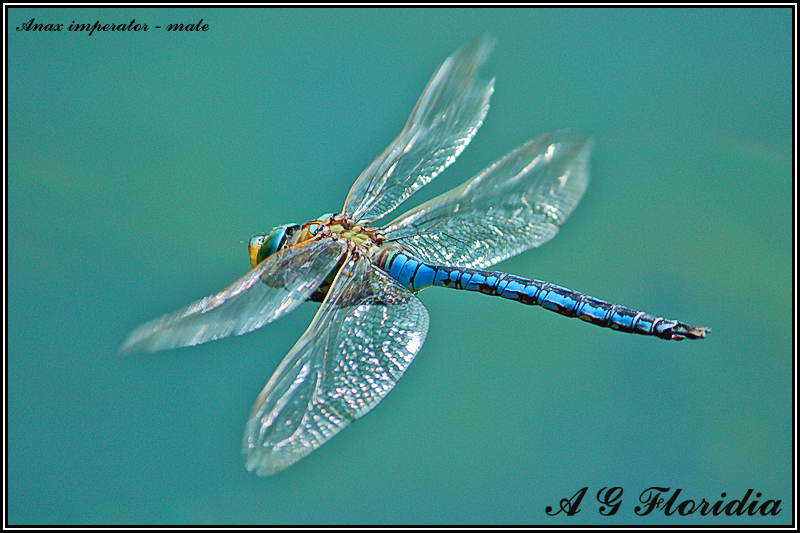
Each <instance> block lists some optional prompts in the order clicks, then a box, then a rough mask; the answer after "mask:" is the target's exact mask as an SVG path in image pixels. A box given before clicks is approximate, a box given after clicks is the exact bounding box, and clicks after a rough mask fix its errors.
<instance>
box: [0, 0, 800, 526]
mask: <svg viewBox="0 0 800 533" xmlns="http://www.w3.org/2000/svg"><path fill="white" fill-rule="evenodd" d="M7 14H8V20H7V23H8V31H9V36H8V62H9V64H8V74H9V77H8V182H7V187H8V218H7V220H8V263H7V264H8V344H7V346H8V355H7V357H8V366H7V380H8V381H7V387H8V388H7V398H8V406H7V410H8V411H7V414H8V419H7V429H8V439H7V441H8V455H7V457H8V465H7V466H8V470H7V475H8V480H7V481H8V493H7V498H8V515H7V519H8V522H9V523H10V524H17V525H21V524H42V523H87V524H90V523H139V524H174V523H197V524H200V523H220V524H223V523H252V524H300V523H312V524H344V523H379V524H399V523H414V524H446V523H458V524H464V523H478V524H519V523H542V524H592V523H598V524H612V523H613V524H617V523H620V524H622V523H637V524H645V525H647V524H651V525H652V524H658V523H671V524H675V525H683V524H690V523H703V524H714V525H718V524H727V525H735V524H736V525H738V524H748V525H777V524H781V523H783V524H785V523H789V522H790V520H791V518H790V517H791V515H792V513H793V509H792V503H791V498H792V492H791V467H792V449H791V435H792V433H791V431H792V423H791V416H792V403H791V402H792V371H793V367H792V336H793V331H794V330H793V322H792V297H791V293H792V246H793V245H792V242H793V241H792V122H791V118H792V89H791V87H792V85H791V81H792V78H791V76H792V75H791V72H792V70H791V57H792V56H791V46H792V12H791V10H789V9H631V10H623V9H587V10H580V9H441V10H430V9H403V10H394V9H360V10H346V9H332V10H327V9H290V10H282V9H262V10H256V9H243V10H213V9H207V10H190V9H180V10H162V9H113V10H112V9H103V10H99V9H85V10H78V9H65V10H60V9H43V10H31V9H20V8H12V9H9V10H8V11H7ZM32 18H33V19H35V22H36V23H61V24H65V30H64V31H61V32H25V31H17V28H18V27H20V26H21V24H22V23H24V22H27V21H29V20H30V19H32ZM131 19H135V20H136V22H137V23H146V24H148V27H149V29H148V31H146V32H144V31H139V32H133V31H132V32H124V33H120V32H95V33H94V34H92V35H91V36H90V35H88V34H87V33H75V32H68V31H66V25H69V24H70V23H71V22H73V21H74V22H76V23H94V22H95V21H100V22H101V23H124V24H127V23H128V22H129V21H131ZM200 19H202V20H203V24H208V26H209V28H208V30H207V31H205V32H193V33H180V34H177V33H167V32H166V31H165V29H164V28H163V26H166V25H167V24H169V23H175V22H182V23H186V24H189V23H196V22H198V21H199V20H200ZM156 25H161V26H162V29H160V30H156V29H155V28H154V26H156ZM482 33H489V34H491V35H493V36H495V37H496V38H497V39H498V43H497V45H496V47H495V49H494V52H493V54H492V56H491V58H490V60H489V62H488V63H487V65H486V66H485V67H484V70H483V72H484V75H485V76H487V77H489V76H497V82H496V91H495V94H494V96H493V98H492V105H491V109H490V111H489V114H488V117H487V119H486V121H485V123H484V126H483V127H482V129H481V130H480V132H479V133H478V135H477V136H476V138H475V139H474V140H473V142H472V144H471V145H470V146H469V147H468V148H467V149H466V150H465V151H464V153H463V154H462V155H461V156H460V158H459V160H458V162H457V163H456V164H454V165H453V166H452V167H450V168H449V169H448V170H447V171H446V172H445V173H444V174H442V175H441V176H440V177H439V178H437V179H436V180H435V181H434V182H433V183H432V184H430V185H429V186H428V187H426V188H425V189H424V190H423V191H421V192H420V193H418V194H417V195H416V196H415V197H413V198H412V199H411V200H410V201H409V202H408V203H407V204H406V205H404V206H403V207H402V208H401V209H406V208H409V207H412V206H414V205H417V204H418V203H419V202H420V201H422V200H425V199H428V198H431V197H433V196H434V195H435V194H438V193H441V192H443V191H445V190H448V189H450V188H451V187H453V186H456V185H458V184H460V183H461V182H463V181H464V180H466V179H467V178H469V177H471V176H472V175H473V174H475V173H476V172H478V171H480V170H481V169H482V168H483V167H485V166H486V165H488V164H489V163H491V162H492V161H494V160H495V159H497V158H498V157H500V156H501V155H503V154H504V153H506V152H508V151H509V150H511V149H513V148H515V147H516V146H518V145H520V144H521V143H523V142H525V141H527V140H528V139H530V138H533V137H535V136H538V135H540V134H542V133H545V132H547V131H551V130H554V129H560V128H564V127H572V128H577V129H581V130H585V131H588V132H590V133H591V134H592V135H593V136H594V138H595V150H594V153H593V156H592V182H591V183H590V186H589V189H588V191H587V193H586V195H585V197H584V199H583V200H582V201H581V203H580V205H579V206H578V208H577V209H576V211H575V213H574V214H573V215H572V217H571V218H570V220H569V221H568V222H567V223H566V224H565V226H564V228H563V229H562V231H561V233H560V234H559V236H558V237H557V238H556V239H554V240H553V241H552V242H551V243H549V244H547V245H546V246H544V247H543V248H541V249H539V250H534V251H530V252H527V253H525V254H522V255H520V256H518V257H516V258H513V259H511V260H509V261H506V262H505V263H501V264H500V265H498V267H497V268H498V269H500V270H504V271H507V272H511V273H514V274H518V275H523V276H529V277H535V278H538V279H545V280H548V281H551V282H554V283H558V284H561V285H565V286H567V287H570V288H573V289H576V290H580V291H584V292H586V293H588V294H591V295H594V296H597V297H600V298H603V299H605V300H607V301H610V302H614V303H620V304H624V305H628V306H631V307H634V308H637V309H642V310H644V311H648V312H651V313H654V314H659V315H661V316H666V317H669V318H677V319H680V320H683V321H685V322H688V323H690V324H696V325H702V326H708V327H710V328H711V329H712V332H711V334H710V335H709V337H708V338H707V339H705V340H703V341H697V342H682V343H668V342H664V341H661V340H657V339H652V338H642V337H638V336H632V335H624V334H620V333H615V332H611V331H609V330H606V329H600V328H596V327H593V326H590V325H588V324H585V323H582V322H580V321H578V320H570V319H567V318H564V317H561V316H559V315H556V314H554V313H548V312H545V311H542V310H541V309H536V308H526V307H523V306H519V305H515V304H513V303H511V302H508V301H505V300H502V299H499V298H496V299H493V298H486V297H482V296H480V295H477V294H474V293H468V294H462V293H460V292H456V291H443V290H434V289H430V290H428V291H425V292H423V293H422V294H421V298H422V300H423V301H424V302H425V304H426V306H427V307H428V309H429V311H430V316H431V328H430V333H429V335H428V340H427V342H426V343H425V346H424V348H423V349H422V351H421V353H420V354H419V356H418V357H417V359H416V362H415V363H414V364H413V365H412V366H411V367H410V369H409V371H408V372H407V373H406V375H405V377H404V379H403V380H402V381H401V382H400V383H399V385H398V386H397V388H396V389H395V390H394V391H393V392H392V394H390V395H389V396H388V397H387V399H386V400H385V401H384V402H383V403H382V404H381V405H380V406H378V407H377V408H376V409H375V410H374V411H373V412H372V413H371V414H369V415H368V416H366V417H365V418H364V419H362V420H361V421H359V422H358V423H356V424H354V425H352V426H351V427H350V428H349V429H347V430H345V431H344V432H343V433H342V434H341V435H340V436H338V437H336V438H335V439H334V440H332V441H331V442H330V443H329V444H327V445H326V446H324V447H323V448H321V449H320V450H319V451H317V452H315V453H314V454H312V455H311V456H310V457H309V458H308V459H306V460H304V461H302V462H300V463H299V464H297V465H296V466H294V467H293V468H290V469H289V470H287V471H285V472H283V473H280V474H278V475H276V476H274V477H271V478H266V479H262V478H258V477H256V476H254V475H252V474H250V473H248V472H247V471H245V469H244V467H243V463H242V459H241V457H240V451H239V447H240V438H241V434H242V431H243V428H244V424H245V421H246V417H247V415H248V413H249V410H250V407H251V405H252V402H253V401H254V399H255V397H256V396H257V394H258V393H259V392H260V390H261V388H262V387H263V385H264V383H265V382H266V380H267V379H268V378H269V376H270V375H271V373H272V372H273V371H274V369H275V367H276V366H277V365H278V363H279V362H280V360H281V359H282V358H283V356H284V355H285V354H286V353H287V352H288V350H289V349H290V347H291V346H292V345H293V344H294V342H295V341H296V340H297V338H298V337H299V336H300V335H301V333H302V332H303V330H304V329H305V328H306V326H307V325H308V323H309V322H310V320H311V317H312V316H313V313H314V312H315V310H316V308H317V305H316V304H310V303H309V304H305V305H304V306H302V307H301V308H300V309H299V310H298V311H295V312H294V313H293V314H291V315H289V316H287V317H285V318H283V319H282V320H281V321H280V322H279V323H278V324H273V325H271V326H268V327H265V328H264V329H263V330H260V331H258V332H256V333H253V334H250V335H246V336H244V337H240V338H234V339H227V340H224V341H220V342H215V343H211V344H208V345H205V346H202V347H197V348H192V349H182V350H175V351H171V352H166V353H159V354H155V355H139V356H131V357H120V356H118V355H117V348H118V347H119V345H120V343H121V342H122V340H123V339H124V337H125V335H126V334H127V333H128V332H129V331H130V330H131V329H132V328H134V327H135V326H136V325H137V324H139V323H141V322H143V321H146V320H149V319H151V318H154V317H156V316H158V315H160V314H162V313H165V312H168V311H172V310H173V309H175V308H177V307H179V306H182V305H185V304H187V303H189V302H190V301H192V300H195V299H197V298H200V297H202V296H205V295H208V294H211V293H214V292H216V291H217V290H219V289H221V288H222V287H224V286H226V285H227V284H228V283H230V282H232V281H233V280H234V279H236V278H237V277H239V276H240V275H241V274H243V273H244V272H245V271H246V270H247V269H248V268H249V263H248V258H247V251H246V245H245V244H244V243H246V242H247V240H248V239H249V238H250V236H251V235H253V234H254V233H257V232H260V231H264V230H268V229H270V228H272V227H273V226H275V225H278V224H282V223H286V222H300V223H302V222H305V221H307V220H310V219H312V218H314V217H316V216H318V215H320V214H322V213H326V212H331V211H335V210H337V209H339V208H340V207H341V205H342V202H343V201H344V198H345V195H346V193H347V191H348V189H349V187H350V185H351V183H352V182H353V181H354V179H355V178H356V177H357V176H358V175H359V173H360V172H361V171H362V170H363V169H364V168H365V167H366V166H367V165H368V164H369V163H370V162H371V161H372V159H373V158H374V157H375V156H377V155H378V154H379V153H380V152H381V151H382V150H383V148H384V147H385V146H386V145H387V144H388V143H389V142H390V141H391V140H392V139H394V137H395V136H396V135H397V133H399V131H400V129H401V128H402V126H403V124H404V123H405V120H406V118H407V116H408V114H409V113H410V111H411V109H412V107H413V105H414V103H415V101H416V99H417V97H418V96H419V94H420V93H421V92H422V89H423V88H424V86H425V84H426V82H427V80H428V78H429V77H430V75H431V74H432V73H433V71H434V69H435V68H436V67H437V66H438V65H439V63H441V61H443V60H444V59H445V58H446V57H447V56H448V55H449V54H450V53H452V52H453V50H455V49H456V48H457V47H458V46H460V45H462V44H463V43H465V42H467V41H468V40H470V39H472V38H473V37H475V36H476V35H479V34H482ZM652 486H659V487H668V488H670V490H671V492H670V495H671V494H673V493H674V492H675V490H676V489H681V490H682V492H681V494H680V496H679V500H678V501H679V502H680V501H683V500H684V499H692V500H695V501H696V502H699V501H700V500H701V499H706V500H707V501H710V502H712V503H713V502H716V501H717V500H719V499H723V500H725V501H726V502H727V501H730V500H732V499H740V498H741V497H743V496H744V494H745V493H746V492H747V490H748V489H754V491H755V492H759V493H761V494H762V496H761V497H759V498H756V496H755V492H754V493H753V495H752V496H751V497H750V499H751V501H752V500H753V499H758V500H761V501H763V500H767V499H774V500H782V503H781V505H780V509H781V512H780V514H778V515H777V516H767V517H764V516H761V515H756V516H742V517H739V516H733V517H727V516H721V517H713V516H706V517H703V516H700V515H699V514H694V515H691V516H685V517H682V516H679V515H678V513H675V514H673V515H671V516H665V515H664V513H663V512H655V513H653V514H651V515H649V516H645V517H640V516H637V515H636V514H635V512H634V507H635V506H637V505H641V503H640V502H639V495H640V493H641V492H642V491H644V490H645V489H647V488H648V487H652ZM584 487H588V490H587V492H586V496H585V498H584V500H583V503H582V504H581V509H582V510H581V512H580V513H579V514H577V515H576V516H572V517H567V516H565V514H564V513H561V514H559V515H558V516H556V517H550V516H548V515H547V514H546V513H545V508H546V507H547V506H554V507H557V506H558V505H559V502H560V500H561V499H563V498H570V497H572V496H573V495H574V494H575V493H576V492H578V491H579V490H580V489H582V488H584ZM603 487H621V488H622V489H623V491H624V493H623V496H622V505H621V506H620V508H619V510H618V512H617V514H616V515H614V516H611V517H605V516H602V515H600V513H599V510H598V508H599V506H600V505H599V504H598V503H597V502H596V500H595V499H594V497H595V494H596V492H597V491H598V490H600V489H602V488H603ZM723 492H724V493H726V495H727V496H726V497H725V498H721V493H723Z"/></svg>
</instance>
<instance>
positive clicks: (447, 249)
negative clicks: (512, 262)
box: [384, 130, 592, 268]
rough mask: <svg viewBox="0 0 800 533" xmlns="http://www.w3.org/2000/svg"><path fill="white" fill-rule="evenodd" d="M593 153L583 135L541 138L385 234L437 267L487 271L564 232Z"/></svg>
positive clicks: (572, 133) (556, 134)
mask: <svg viewBox="0 0 800 533" xmlns="http://www.w3.org/2000/svg"><path fill="white" fill-rule="evenodd" d="M591 148H592V141H591V139H590V138H589V137H588V136H587V135H585V134H583V133H578V132H575V131H571V130H561V131H556V132H553V133H548V134H546V135H542V136H541V137H538V138H536V139H534V140H532V141H529V142H527V143H525V144H523V145H522V146H520V147H519V148H517V149H516V150H513V151H512V152H510V153H508V154H506V155H505V156H503V157H502V158H500V159H499V160H497V161H496V162H494V163H493V164H492V165H491V166H489V167H488V168H486V169H485V170H483V171H482V172H481V173H479V174H478V175H477V176H475V177H473V178H472V179H470V180H469V181H467V182H466V183H464V184H463V185H461V186H460V187H456V188H455V189H453V190H451V191H448V192H446V193H444V194H442V195H440V196H437V197H436V198H434V199H432V200H431V201H429V202H426V203H424V204H422V205H420V206H419V207H417V208H416V209H413V210H411V211H409V212H408V213H405V214H404V215H402V216H400V217H398V218H397V219H396V220H395V221H393V222H391V223H389V224H388V225H387V226H386V227H385V228H384V232H385V234H386V236H387V237H388V238H389V239H391V240H395V241H397V242H399V243H401V244H403V245H405V246H408V247H409V248H411V249H412V250H413V251H414V252H415V253H416V254H417V255H418V256H419V257H420V258H421V259H423V260H425V261H428V262H430V263H432V264H439V265H452V266H460V267H471V268H486V267H488V266H489V265H492V264H494V263H497V262H499V261H502V260H503V259H507V258H508V257H511V256H512V255H516V254H518V253H520V252H522V251H523V250H527V249H528V248H531V247H535V246H540V245H542V244H544V243H546V242H547V241H549V240H550V239H552V238H553V237H554V236H555V234H556V233H558V229H559V228H560V227H561V225H562V224H563V223H564V221H565V220H566V218H567V217H568V216H569V214H570V213H572V210H573V209H574V208H575V206H576V205H577V204H578V201H579V200H580V199H581V196H583V192H584V191H585V190H586V186H587V184H588V183H589V169H588V161H589V154H590V152H591Z"/></svg>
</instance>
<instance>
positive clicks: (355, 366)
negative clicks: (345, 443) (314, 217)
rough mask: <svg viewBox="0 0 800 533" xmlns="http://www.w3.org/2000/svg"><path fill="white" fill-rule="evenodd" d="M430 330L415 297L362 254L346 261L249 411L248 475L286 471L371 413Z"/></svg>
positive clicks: (246, 450) (422, 308)
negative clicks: (353, 422) (309, 323)
mask: <svg viewBox="0 0 800 533" xmlns="http://www.w3.org/2000/svg"><path fill="white" fill-rule="evenodd" d="M427 331H428V312H427V310H426V309H425V307H424V306H423V305H422V302H421V301H420V300H419V299H418V298H417V297H416V296H414V295H413V294H412V293H411V292H410V291H408V289H406V288H405V287H402V286H401V285H400V284H398V283H397V282H396V281H395V280H393V279H392V278H390V277H389V276H388V275H387V274H386V273H384V272H383V271H381V270H380V269H378V268H376V267H374V266H373V265H372V264H371V263H370V262H369V260H368V259H366V258H365V257H363V256H361V255H354V256H353V257H351V258H350V259H349V260H348V261H347V262H346V263H345V265H344V266H343V267H342V268H341V270H340V271H339V273H338V274H337V276H336V279H335V280H334V282H333V284H332V285H331V288H330V291H329V293H328V297H327V298H326V299H325V301H324V302H323V304H322V306H321V307H320V309H319V311H318V312H317V314H316V316H315V317H314V320H313V321H312V323H311V325H310V326H309V327H308V329H307V330H306V332H305V333H304V334H303V336H302V337H300V339H299V340H298V341H297V344H295V345H294V347H293V348H292V349H291V351H290V352H289V353H288V355H287V356H286V357H285V358H284V360H283V361H282V362H281V364H280V365H279V366H278V368H277V370H276V371H275V373H274V374H273V375H272V377H271V378H270V380H269V382H267V385H266V387H265V388H264V390H263V391H262V393H261V395H260V396H259V397H258V400H257V401H256V403H255V405H254V407H253V412H252V413H251V415H250V420H249V421H248V423H247V428H246V430H245V435H244V440H243V450H242V451H243V454H244V456H245V460H246V463H247V468H248V470H251V471H252V470H255V471H256V473H257V474H258V475H261V476H266V475H270V474H274V473H275V472H278V471H280V470H283V469H284V468H286V467H288V466H290V465H292V464H294V463H295V462H297V461H299V460H300V459H302V458H303V457H305V456H306V455H308V454H309V453H311V452H312V451H314V450H315V449H317V448H318V447H320V446H321V445H322V444H324V443H325V442H327V441H328V439H330V438H331V437H333V436H334V435H336V434H337V433H338V432H339V431H341V430H342V429H343V428H345V427H346V426H347V425H348V424H350V422H352V421H353V420H356V419H357V418H359V417H361V416H363V415H364V414H366V413H367V412H369V411H370V410H371V409H372V408H373V407H375V406H376V405H377V404H378V403H379V402H380V401H381V400H382V399H383V398H384V396H386V395H387V394H388V393H389V391H390V390H392V388H393V387H394V385H395V383H396V382H397V380H398V379H400V377H401V376H402V375H403V373H404V372H405V370H406V368H407V367H408V365H409V364H411V361H412V360H413V359H414V356H415V355H416V354H417V352H418V351H419V350H420V348H421V347H422V343H423V342H424V341H425V335H426V333H427Z"/></svg>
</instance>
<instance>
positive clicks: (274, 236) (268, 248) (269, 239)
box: [247, 224, 300, 267]
mask: <svg viewBox="0 0 800 533" xmlns="http://www.w3.org/2000/svg"><path fill="white" fill-rule="evenodd" d="M298 228H300V226H299V225H297V224H285V225H283V226H278V227H277V228H275V229H273V230H272V231H271V232H270V233H269V235H267V234H262V235H256V236H255V237H253V238H252V239H250V244H248V246H247V248H248V250H249V252H250V264H251V265H252V266H253V267H255V266H256V265H257V264H259V263H260V262H261V261H263V260H264V259H266V258H267V257H269V256H271V255H273V254H276V253H278V252H279V251H281V250H283V249H284V248H286V247H287V246H288V243H289V239H291V237H292V236H293V235H294V233H295V232H296V231H297V230H298Z"/></svg>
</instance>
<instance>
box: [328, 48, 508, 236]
mask: <svg viewBox="0 0 800 533" xmlns="http://www.w3.org/2000/svg"><path fill="white" fill-rule="evenodd" d="M492 46H493V41H492V40H491V39H489V38H487V37H483V38H479V39H476V40H474V41H472V42H471V43H469V44H467V45H465V46H464V47H462V48H460V49H458V50H457V51H456V52H455V53H454V54H453V55H451V56H450V57H448V58H447V59H446V60H445V62H444V63H442V65H441V66H440V67H439V68H438V70H437V71H436V72H435V73H434V75H433V77H432V78H431V80H430V81H429V82H428V86H427V87H426V88H425V90H424V91H423V93H422V96H420V98H419V101H417V105H416V106H415V107H414V111H412V112H411V116H410V117H409V118H408V122H406V125H405V128H403V131H402V132H401V133H400V135H399V136H398V137H397V138H396V139H395V140H394V142H393V143H392V144H390V145H389V146H388V147H387V148H386V150H384V151H383V153H382V154H381V155H380V156H378V158H377V159H376V160H375V161H373V162H372V164H371V165H370V166H369V167H367V169H366V170H365V171H364V172H363V173H362V174H361V175H360V176H359V177H358V179H357V180H356V182H355V183H354V184H353V186H352V188H351V189H350V192H349V193H348V195H347V200H345V204H344V209H343V211H344V213H347V214H349V215H351V216H352V217H353V218H354V219H355V220H361V221H363V222H365V223H366V222H369V221H371V220H375V219H378V218H380V217H382V216H383V215H385V214H386V213H388V212H389V211H391V210H392V209H394V208H395V207H397V206H398V205H400V203H401V202H403V201H404V200H405V199H406V198H408V197H409V196H411V195H412V194H413V193H414V192H416V191H417V190H418V189H419V188H420V187H422V186H423V185H425V184H426V183H428V182H429V181H431V180H432V179H433V178H434V177H436V175H438V174H439V173H440V172H441V171H442V170H444V169H445V168H446V167H447V166H448V165H450V163H452V162H453V161H455V159H456V157H458V155H459V154H460V153H461V151H462V150H464V148H465V147H466V146H467V144H469V142H470V141H471V140H472V137H473V136H474V135H475V133H476V132H477V131H478V128H479V127H480V126H481V124H482V123H483V119H484V117H485V116H486V112H487V111H488V110H489V97H490V96H491V95H492V92H493V91H494V78H493V79H492V80H490V81H488V82H487V81H480V80H478V79H477V77H476V76H477V70H478V67H479V66H480V65H481V64H482V63H483V62H484V61H485V60H486V57H487V56H488V55H489V52H490V51H491V48H492Z"/></svg>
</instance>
